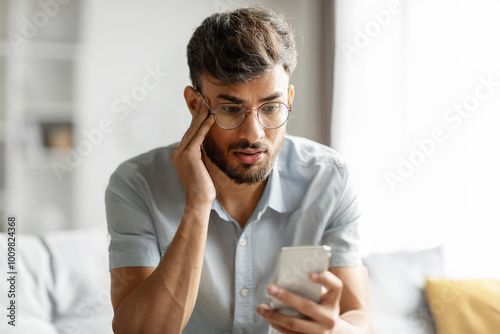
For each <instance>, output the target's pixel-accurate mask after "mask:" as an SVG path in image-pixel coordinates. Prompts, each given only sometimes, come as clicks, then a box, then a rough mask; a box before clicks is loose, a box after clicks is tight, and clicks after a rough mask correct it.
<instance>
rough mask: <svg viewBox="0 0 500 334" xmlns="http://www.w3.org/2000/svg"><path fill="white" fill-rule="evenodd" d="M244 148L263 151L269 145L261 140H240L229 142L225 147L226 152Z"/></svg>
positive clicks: (266, 149)
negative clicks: (253, 141) (251, 141)
mask: <svg viewBox="0 0 500 334" xmlns="http://www.w3.org/2000/svg"><path fill="white" fill-rule="evenodd" d="M246 148H251V149H255V150H265V151H268V150H269V146H267V145H266V144H264V143H262V142H256V143H253V144H250V143H249V142H248V141H246V140H242V141H240V142H237V143H232V144H230V145H229V146H228V147H227V152H228V153H229V152H230V151H231V150H237V149H246Z"/></svg>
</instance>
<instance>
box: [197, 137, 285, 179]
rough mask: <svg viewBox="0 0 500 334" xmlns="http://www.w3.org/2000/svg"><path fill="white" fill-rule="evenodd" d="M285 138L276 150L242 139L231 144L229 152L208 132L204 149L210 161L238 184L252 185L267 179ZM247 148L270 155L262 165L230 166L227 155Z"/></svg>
mask: <svg viewBox="0 0 500 334" xmlns="http://www.w3.org/2000/svg"><path fill="white" fill-rule="evenodd" d="M283 140H284V136H283V137H282V138H281V141H280V142H279V144H278V146H277V147H276V149H275V150H274V151H273V150H271V149H270V147H269V146H267V145H265V144H263V143H260V142H257V143H255V144H250V143H249V142H247V141H240V142H237V143H233V144H230V145H229V146H228V148H227V152H224V151H223V149H222V148H221V147H220V146H218V145H217V143H216V142H215V140H214V139H213V137H212V136H211V135H210V134H207V135H206V137H205V140H204V141H203V150H204V151H205V154H206V155H207V157H208V158H209V159H210V161H211V162H212V163H213V164H214V165H216V166H217V167H218V168H219V169H220V170H221V171H222V172H223V173H224V174H226V176H227V177H229V178H230V179H231V180H233V181H234V182H235V183H236V184H249V185H252V184H257V183H260V182H262V181H264V180H266V179H267V177H268V176H269V174H270V173H271V170H272V168H273V166H274V162H275V161H276V158H277V157H278V154H279V152H280V150H281V146H282V144H283ZM246 148H251V149H258V150H265V151H266V154H269V157H268V159H267V161H264V164H263V165H262V166H260V167H258V166H255V165H252V164H241V166H235V167H233V166H230V165H229V162H228V159H227V156H228V155H229V154H231V150H234V149H246Z"/></svg>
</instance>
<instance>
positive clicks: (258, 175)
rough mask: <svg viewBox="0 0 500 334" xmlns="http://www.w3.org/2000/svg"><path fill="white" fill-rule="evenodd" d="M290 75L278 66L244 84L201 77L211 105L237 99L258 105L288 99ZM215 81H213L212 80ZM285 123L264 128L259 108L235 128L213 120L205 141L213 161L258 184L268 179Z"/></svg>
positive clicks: (240, 178) (240, 181)
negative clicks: (232, 83)
mask: <svg viewBox="0 0 500 334" xmlns="http://www.w3.org/2000/svg"><path fill="white" fill-rule="evenodd" d="M288 80H289V79H288V75H287V74H286V72H285V70H284V69H283V67H282V66H275V67H274V68H273V69H272V70H271V71H269V72H268V73H266V74H265V75H264V76H263V77H261V78H259V79H255V80H253V81H250V82H248V83H244V84H241V85H227V86H221V85H216V84H214V83H213V81H214V80H213V79H211V80H207V79H206V78H202V87H203V96H204V97H205V98H206V99H207V102H208V103H209V104H210V106H211V107H212V108H215V107H217V105H219V104H220V103H224V102H235V103H240V104H242V105H243V106H244V107H245V108H246V109H252V110H253V109H258V108H259V107H260V106H261V105H262V104H263V103H265V102H283V103H285V104H287V105H289V104H290V101H289V100H288ZM211 81H212V82H211ZM285 133H286V124H285V125H283V126H282V127H280V128H277V129H265V128H264V127H263V126H262V125H261V124H260V123H259V121H258V119H257V112H256V111H250V112H248V114H247V116H246V118H245V120H244V121H243V123H242V124H241V125H240V126H239V127H237V128H236V129H232V130H224V129H221V128H220V127H219V126H217V125H216V124H214V125H213V126H212V128H211V129H210V131H209V132H208V134H207V135H206V137H205V140H204V142H203V150H204V152H205V154H206V156H207V157H208V158H209V159H210V161H211V162H212V163H213V164H214V165H215V166H217V167H218V168H219V169H220V170H221V171H222V172H224V174H226V175H227V176H228V177H229V178H230V179H231V180H233V181H234V182H235V183H237V184H256V183H259V182H262V181H264V180H266V179H267V177H268V176H269V174H270V172H271V169H272V167H273V164H274V162H275V161H276V157H277V156H278V153H279V151H280V149H281V145H282V144H283V139H284V137H285Z"/></svg>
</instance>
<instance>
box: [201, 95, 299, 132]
mask: <svg viewBox="0 0 500 334" xmlns="http://www.w3.org/2000/svg"><path fill="white" fill-rule="evenodd" d="M196 91H197V92H198V94H199V95H200V96H201V98H202V99H203V102H205V104H206V105H207V107H208V109H209V110H210V112H211V113H212V114H213V115H214V118H215V123H216V124H217V125H218V126H219V127H220V128H221V129H224V130H232V129H236V128H237V127H238V126H240V125H241V124H242V123H243V121H244V120H245V118H246V117H247V114H248V112H249V111H256V112H257V119H258V120H259V123H260V125H262V126H263V127H264V128H266V129H277V128H279V127H281V126H283V125H284V124H285V123H286V121H287V120H288V115H289V113H290V112H291V111H292V108H289V107H288V106H287V105H286V104H285V103H283V102H266V103H264V104H263V105H261V106H260V107H259V109H246V108H245V107H243V106H242V105H241V104H238V103H221V104H219V105H218V106H217V107H215V109H212V108H211V107H210V105H209V104H208V103H207V101H205V98H204V97H203V95H201V93H200V91H199V90H198V89H196Z"/></svg>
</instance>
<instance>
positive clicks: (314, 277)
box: [311, 273, 319, 280]
mask: <svg viewBox="0 0 500 334" xmlns="http://www.w3.org/2000/svg"><path fill="white" fill-rule="evenodd" d="M311 278H312V279H314V280H316V279H318V278H319V274H318V273H311Z"/></svg>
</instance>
